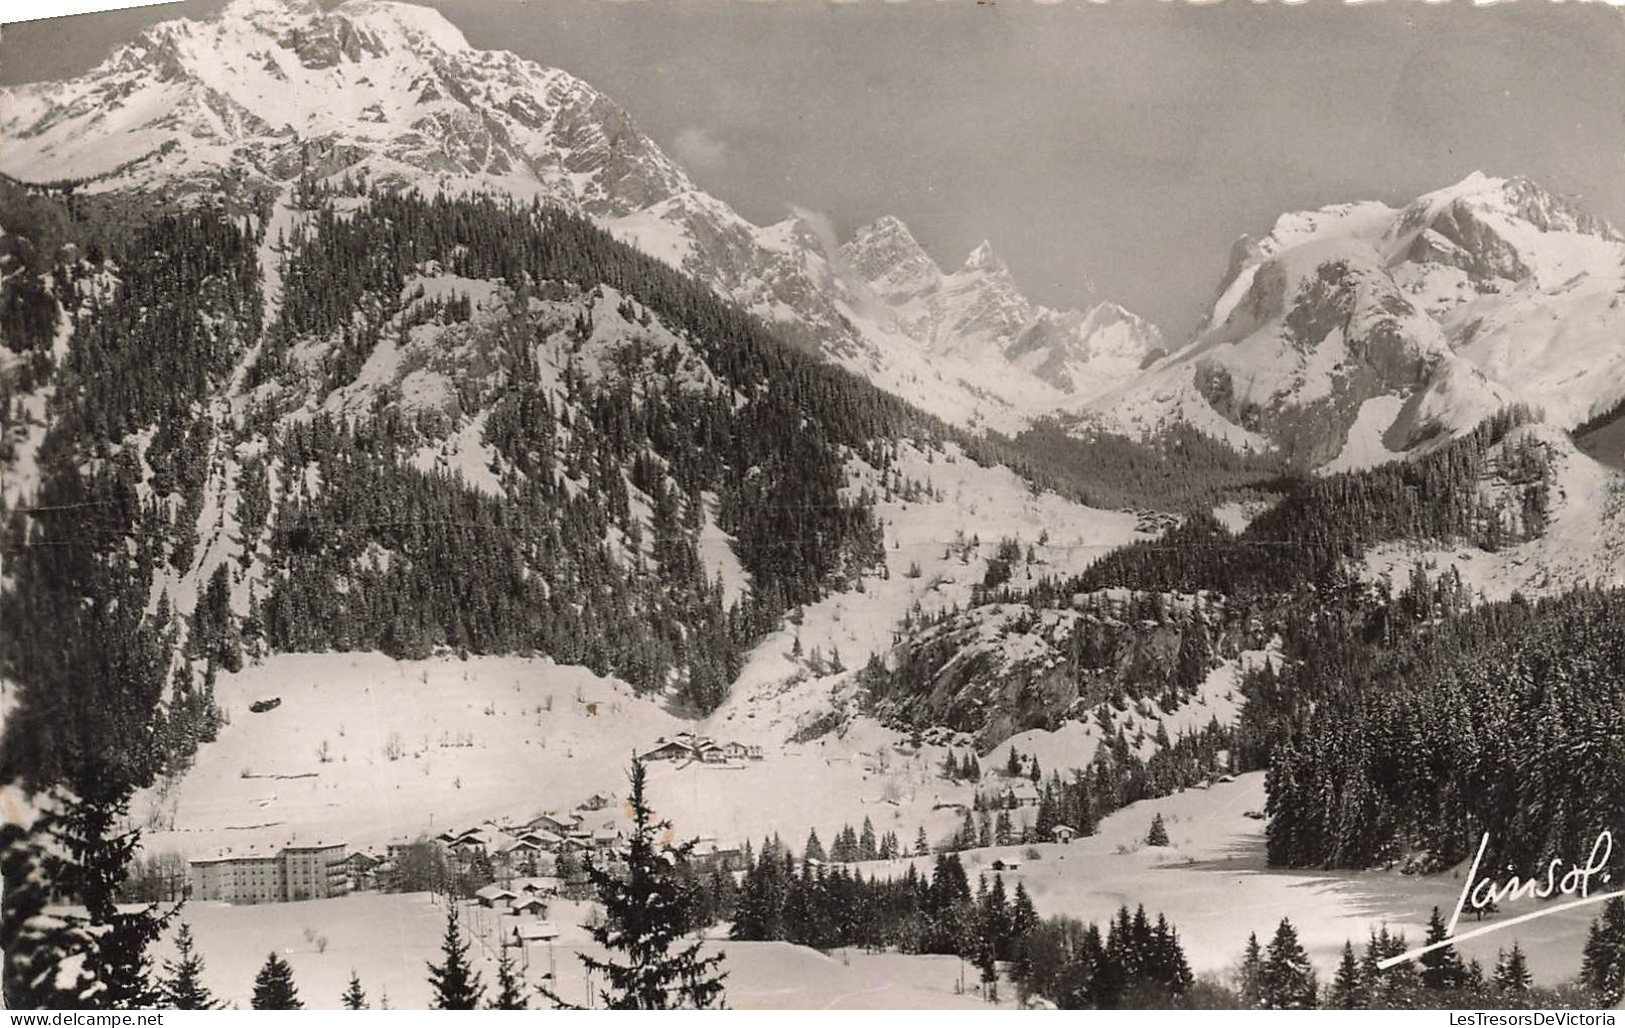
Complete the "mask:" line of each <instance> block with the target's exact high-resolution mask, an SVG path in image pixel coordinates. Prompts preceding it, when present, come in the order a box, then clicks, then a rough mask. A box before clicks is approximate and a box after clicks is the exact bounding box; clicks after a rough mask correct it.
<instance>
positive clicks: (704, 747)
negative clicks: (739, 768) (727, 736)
mask: <svg viewBox="0 0 1625 1028" xmlns="http://www.w3.org/2000/svg"><path fill="white" fill-rule="evenodd" d="M694 758H695V759H696V760H698V761H700V762H701V763H704V764H720V763H722V762H723V761H725V760H727V759H728V753H727V748H726V747H724V746H719V745H718V744H716V743H714V742H712V741H711V740H710V739H700V740H698V741H696V742H695V743H694Z"/></svg>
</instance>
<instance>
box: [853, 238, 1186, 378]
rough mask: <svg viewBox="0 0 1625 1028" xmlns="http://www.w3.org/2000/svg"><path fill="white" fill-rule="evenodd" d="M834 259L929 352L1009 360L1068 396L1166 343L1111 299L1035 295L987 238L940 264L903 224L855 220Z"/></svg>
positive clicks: (1132, 369)
mask: <svg viewBox="0 0 1625 1028" xmlns="http://www.w3.org/2000/svg"><path fill="white" fill-rule="evenodd" d="M840 260H841V262H842V263H843V264H844V265H845V266H846V267H848V268H850V269H851V270H852V271H853V272H855V273H856V275H857V276H858V277H859V278H860V279H861V280H862V281H863V282H864V283H865V284H866V285H867V286H868V288H869V289H870V290H871V291H872V292H873V294H874V295H875V297H876V298H878V299H879V300H880V301H881V302H882V303H883V304H884V305H885V306H886V307H888V308H889V309H890V313H891V316H892V320H893V323H894V324H895V325H896V326H897V327H898V328H899V329H901V330H902V331H903V332H904V333H905V334H907V335H908V336H909V337H911V338H913V339H914V340H916V341H917V342H919V343H920V345H922V346H923V347H925V348H926V349H927V350H928V351H929V352H931V353H933V354H940V355H949V356H953V357H956V358H959V359H961V360H965V361H970V362H992V363H994V364H998V363H1000V362H1003V363H1011V364H1015V365H1016V366H1017V367H1019V368H1021V369H1023V370H1025V371H1027V372H1029V373H1031V374H1032V375H1033V376H1034V377H1036V378H1038V379H1039V380H1040V381H1042V382H1043V383H1045V384H1046V385H1048V386H1050V387H1052V388H1053V389H1055V390H1056V391H1058V392H1059V393H1061V394H1063V395H1064V396H1066V397H1068V398H1069V399H1070V400H1073V401H1082V400H1087V399H1089V398H1092V397H1094V396H1097V395H1099V394H1101V393H1104V392H1106V391H1108V390H1110V389H1111V388H1113V387H1115V386H1118V385H1121V384H1122V383H1123V382H1124V381H1126V380H1127V379H1128V378H1129V377H1131V376H1132V375H1134V374H1135V373H1137V372H1138V371H1139V370H1140V368H1141V367H1143V366H1144V365H1145V364H1146V363H1147V362H1148V361H1149V360H1150V359H1151V358H1152V357H1154V356H1157V355H1160V353H1161V350H1162V348H1163V345H1162V336H1161V333H1159V332H1158V331H1157V329H1156V327H1155V326H1154V325H1151V324H1150V323H1148V322H1146V321H1145V320H1143V319H1141V318H1139V317H1137V316H1135V315H1134V314H1132V313H1130V312H1129V311H1126V310H1124V309H1123V308H1122V307H1119V306H1117V305H1116V304H1112V303H1099V304H1095V305H1093V306H1091V307H1090V308H1089V309H1088V310H1084V311H1078V310H1067V311H1056V310H1051V309H1049V308H1046V307H1042V306H1040V305H1038V304H1036V303H1034V302H1033V301H1032V300H1030V299H1028V298H1027V297H1026V296H1024V295H1023V294H1022V292H1021V290H1020V289H1019V288H1018V287H1017V285H1016V282H1015V279H1014V278H1013V277H1012V276H1011V274H1010V269H1009V268H1008V267H1006V265H1005V263H1004V261H1003V260H1001V259H1000V258H999V256H998V255H997V254H996V253H994V251H993V246H992V244H990V243H987V242H983V243H982V244H981V245H979V246H978V247H976V249H974V250H972V251H971V253H970V255H969V256H968V257H966V259H965V263H964V264H963V266H961V267H960V268H958V269H957V270H955V271H952V272H944V271H943V270H942V269H941V268H940V267H938V265H937V263H936V262H935V261H934V260H932V259H931V257H930V255H929V254H927V253H926V252H925V250H924V249H923V248H921V246H920V244H919V243H918V242H917V241H915V239H914V236H913V235H912V234H911V233H910V232H909V230H908V226H906V225H904V224H903V223H902V222H901V221H899V220H897V219H896V218H892V217H886V218H881V219H880V220H878V221H876V222H874V223H873V224H870V225H866V226H864V227H863V228H860V229H859V230H858V231H857V232H856V233H855V234H854V236H853V238H852V239H851V241H849V242H848V243H846V244H845V245H844V246H842V247H841V251H840ZM1061 405H1063V406H1068V405H1070V404H1067V403H1066V402H1065V401H1063V402H1062V404H1061Z"/></svg>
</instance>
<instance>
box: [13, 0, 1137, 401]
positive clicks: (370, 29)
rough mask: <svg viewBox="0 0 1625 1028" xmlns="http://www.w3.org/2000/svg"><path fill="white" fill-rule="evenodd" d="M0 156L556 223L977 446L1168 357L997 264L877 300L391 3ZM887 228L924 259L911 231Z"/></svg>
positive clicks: (922, 279) (185, 42)
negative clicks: (972, 433) (523, 207)
mask: <svg viewBox="0 0 1625 1028" xmlns="http://www.w3.org/2000/svg"><path fill="white" fill-rule="evenodd" d="M0 138H3V139H5V141H6V145H5V146H4V147H3V148H0V171H3V172H5V173H7V174H11V175H14V176H16V177H18V178H21V179H23V180H25V181H36V182H38V181H59V180H63V179H75V180H81V186H80V188H82V189H84V190H86V191H91V192H97V191H112V190H143V191H147V192H152V193H158V194H163V195H172V196H181V197H186V196H195V195H219V194H221V193H225V194H227V195H237V196H239V197H240V198H242V199H245V200H247V199H252V198H253V197H255V196H262V195H266V194H271V195H275V194H281V193H283V192H284V191H285V190H286V188H287V186H288V184H289V183H291V182H293V181H295V180H297V179H299V178H300V177H301V176H306V175H308V176H312V177H315V178H317V179H327V180H338V179H340V178H343V177H346V176H347V177H349V178H351V179H352V180H365V181H367V182H369V183H371V184H374V185H381V186H415V187H418V188H421V189H423V190H425V191H428V192H434V191H437V190H444V191H448V192H463V191H471V190H493V191H497V192H502V193H507V194H511V195H515V196H518V197H521V198H531V197H534V198H537V199H540V200H542V201H543V202H546V203H549V204H556V205H561V206H564V207H567V208H569V209H571V210H573V211H577V212H579V213H583V214H586V215H588V216H590V217H593V218H595V219H597V220H598V221H599V222H600V223H601V224H603V225H604V226H605V227H606V228H608V229H610V230H611V231H612V232H613V233H614V234H616V235H617V236H618V237H620V238H621V239H623V240H625V241H627V242H630V243H632V244H633V245H635V246H637V247H639V248H640V249H642V250H644V251H645V252H646V253H649V254H650V255H652V256H655V257H657V258H659V259H660V260H662V261H665V262H667V263H669V264H671V265H672V266H674V267H677V268H679V269H681V270H684V271H687V272H689V273H691V274H693V275H695V276H696V277H698V278H700V279H701V280H702V281H705V282H706V283H708V284H709V285H711V286H712V287H713V288H715V289H716V290H717V291H718V292H720V293H721V294H722V295H724V296H727V297H729V298H730V299H733V300H735V301H737V302H738V303H740V304H742V305H743V306H745V307H747V308H748V309H750V310H752V311H754V312H755V313H757V314H759V315H761V316H762V317H764V318H766V319H768V320H770V321H774V322H777V323H779V324H780V325H781V326H782V327H783V328H784V330H785V332H786V334H787V335H788V336H789V337H790V338H791V339H792V340H793V341H795V342H797V343H801V344H805V345H807V346H809V347H811V348H818V349H821V350H822V352H823V353H824V354H825V355H826V356H828V357H829V358H830V359H832V360H834V361H836V362H837V363H840V364H841V365H843V366H845V367H847V368H848V369H850V370H852V371H854V372H856V373H858V374H862V375H867V376H870V377H872V378H874V380H875V381H877V382H878V383H880V384H882V385H883V386H884V387H885V388H887V389H889V390H891V391H893V392H896V393H897V394H899V395H900V396H902V397H903V398H905V399H907V400H909V401H911V402H913V403H916V404H918V405H920V406H922V407H924V408H925V409H927V410H929V411H930V412H931V413H933V414H936V415H938V416H940V417H943V418H944V419H946V420H949V421H951V422H954V423H956V424H960V425H965V426H969V427H973V428H983V427H990V428H996V429H999V430H1001V431H1005V432H1014V431H1018V430H1019V429H1020V428H1022V427H1023V426H1025V425H1026V424H1028V423H1029V422H1030V421H1032V420H1033V419H1034V418H1035V417H1039V416H1042V415H1046V414H1050V413H1054V412H1056V411H1057V410H1060V409H1063V408H1066V407H1068V406H1071V405H1074V403H1075V401H1076V400H1077V399H1079V398H1081V397H1083V396H1085V395H1093V394H1094V393H1095V392H1099V391H1101V389H1102V388H1104V387H1105V386H1107V385H1110V384H1115V383H1116V382H1117V381H1118V380H1120V379H1121V377H1122V376H1123V375H1124V374H1125V372H1126V371H1128V370H1133V368H1137V367H1138V362H1139V361H1140V360H1142V359H1143V357H1144V356H1145V353H1146V352H1149V351H1153V350H1156V349H1158V348H1160V345H1161V343H1160V338H1159V337H1158V336H1157V334H1156V330H1155V329H1154V328H1153V327H1151V326H1150V325H1148V324H1146V323H1144V322H1143V321H1140V320H1139V319H1137V318H1134V317H1133V316H1132V315H1128V314H1127V313H1126V312H1121V311H1120V309H1114V310H1115V311H1116V312H1115V313H1110V312H1106V311H1100V312H1096V311H1088V312H1082V313H1078V312H1061V313H1060V314H1059V315H1056V316H1049V315H1050V312H1043V311H1041V310H1040V309H1038V308H1036V307H1035V306H1034V305H1032V304H1031V303H1030V302H1029V301H1028V300H1026V298H1025V297H1023V296H1022V295H1021V294H1020V293H1019V291H1018V290H1017V289H1016V288H1015V285H1014V283H1013V282H1012V281H1011V280H1010V277H1009V273H1008V271H1007V270H1006V269H1005V268H1004V267H1003V264H1002V262H1000V261H999V260H998V259H997V258H996V257H995V256H994V255H993V254H992V252H991V248H989V247H983V248H979V249H978V251H977V252H976V253H975V254H973V255H972V259H970V260H969V261H967V262H966V265H965V267H964V268H963V269H961V270H960V271H958V272H956V273H954V274H953V275H948V276H944V275H942V274H941V272H940V271H939V270H938V269H937V268H936V265H935V264H934V262H932V261H931V260H930V258H929V257H927V256H925V255H924V253H923V251H919V250H918V247H917V244H915V245H914V251H915V252H913V253H912V254H901V253H900V254H898V255H894V259H892V260H890V261H887V262H886V263H887V264H888V267H889V270H888V271H886V272H885V273H884V274H880V275H879V276H878V277H876V276H875V274H872V273H874V272H875V271H876V267H875V261H872V260H870V261H857V262H855V263H854V261H853V259H852V258H853V255H852V254H851V253H849V252H848V250H849V249H850V248H851V246H852V245H853V244H848V246H847V247H841V246H840V245H839V244H838V242H837V241H835V240H834V239H832V238H829V234H828V232H827V231H821V230H820V229H818V228H816V227H814V226H813V225H811V224H809V223H808V221H807V220H806V219H805V218H803V217H802V216H800V215H797V216H795V217H791V218H788V219H786V220H785V221H782V222H779V223H777V224H774V225H768V226H757V225H754V224H752V223H750V222H749V221H746V220H745V219H744V218H742V217H740V216H739V215H738V214H737V213H736V212H734V211H733V209H732V208H730V207H729V206H728V205H727V204H725V203H723V202H722V201H720V200H718V199H716V198H715V197H712V196H709V195H708V194H706V193H704V192H701V191H700V190H698V189H697V188H696V187H695V186H694V183H693V182H692V181H691V180H690V179H689V178H688V176H687V175H686V174H685V173H684V172H683V170H682V169H681V168H680V167H678V166H677V165H676V164H675V163H674V162H673V161H672V160H671V159H670V158H669V157H668V156H667V155H666V154H665V153H664V152H663V151H662V150H661V149H660V147H659V146H657V145H656V144H655V143H654V142H653V140H651V139H649V137H648V136H646V135H644V134H643V132H642V131H640V130H639V129H638V127H637V126H636V124H635V123H634V122H633V121H632V119H631V117H630V116H629V115H628V114H627V112H626V111H625V110H623V109H622V108H621V107H620V106H618V105H617V104H616V103H615V102H614V101H613V100H611V99H610V98H608V97H606V96H604V95H603V94H602V93H600V92H598V91H597V90H595V89H593V88H592V87H591V86H589V85H587V84H586V83H585V82H582V81H581V80H579V79H577V78H575V77H574V76H571V75H569V74H567V73H565V72H563V71H560V70H558V69H554V68H546V67H542V66H540V65H538V64H535V63H533V62H530V61H527V60H523V59H521V58H519V57H517V56H515V55H514V54H512V53H507V52H493V51H482V50H476V49H473V48H471V47H470V46H469V45H468V43H467V40H466V39H464V37H463V36H462V34H461V32H459V31H458V30H457V29H456V27H455V26H453V25H452V24H451V23H450V22H448V21H446V20H445V19H444V18H443V17H442V16H441V15H439V14H438V13H437V12H435V11H433V10H431V9H429V8H425V7H418V6H414V5H410V4H402V3H394V2H388V0H349V2H347V3H344V4H342V5H340V6H339V7H337V8H334V9H333V10H331V11H327V12H323V11H322V10H321V8H320V7H319V6H318V5H317V4H316V3H315V2H314V0H235V2H233V3H231V4H229V5H228V6H227V7H226V8H225V9H224V10H223V11H221V12H220V14H218V15H217V16H216V17H214V18H212V19H210V20H207V21H189V20H177V21H170V22H164V23H161V24H158V25H155V26H153V27H151V28H149V29H148V30H146V32H145V33H143V35H142V36H141V37H140V38H139V39H138V40H136V41H135V42H133V43H131V44H129V45H127V46H124V47H122V48H120V49H119V50H117V51H116V52H114V53H113V54H112V55H111V56H110V57H109V58H108V59H107V60H106V61H104V62H103V63H102V64H101V65H99V66H98V67H96V68H95V69H93V70H92V71H90V72H89V73H87V74H86V75H84V76H82V77H81V78H78V79H75V80H73V81H71V82H62V83H45V84H34V85H27V86H21V87H17V88H13V89H4V90H0ZM877 226H879V227H880V230H881V231H879V232H878V233H876V234H878V235H883V234H884V230H886V229H890V230H892V231H894V232H895V233H896V234H897V236H898V242H899V245H900V246H902V248H903V249H905V250H906V249H907V247H908V244H912V238H911V237H909V234H908V230H907V229H906V227H904V226H902V224H901V222H898V221H896V219H889V220H886V219H883V221H882V222H878V223H877ZM871 228H874V226H871ZM874 242H875V245H876V246H877V247H879V246H881V245H882V241H881V240H879V239H876V240H875V241H874ZM892 264H895V265H896V266H895V267H890V265H892ZM854 268H855V269H856V270H855V271H854V270H853V269H854ZM888 276H889V277H888ZM1041 315H1043V316H1042V317H1041ZM1108 323H1109V324H1108ZM1097 328H1098V332H1099V333H1101V334H1102V335H1101V338H1099V339H1096V334H1097ZM1023 334H1025V336H1024V341H1023V342H1022V343H1021V344H1020V347H1021V348H1020V349H1019V351H1018V352H1011V351H1012V348H1013V347H1016V346H1017V337H1018V336H1023ZM1097 353H1101V354H1106V355H1108V356H1106V357H1103V358H1102V359H1101V360H1099V361H1098V362H1097V361H1095V360H1094V358H1095V356H1096V354H1097ZM1001 354H1008V355H1009V358H1010V359H1008V360H1007V359H1005V357H1004V356H1001ZM1018 356H1019V357H1020V358H1021V359H1020V360H1016V359H1015V358H1016V357H1018Z"/></svg>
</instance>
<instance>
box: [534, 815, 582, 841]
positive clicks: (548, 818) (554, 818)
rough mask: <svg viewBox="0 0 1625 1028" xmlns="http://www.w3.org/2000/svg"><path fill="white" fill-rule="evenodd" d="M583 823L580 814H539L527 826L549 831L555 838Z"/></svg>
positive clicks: (539, 830) (535, 830)
mask: <svg viewBox="0 0 1625 1028" xmlns="http://www.w3.org/2000/svg"><path fill="white" fill-rule="evenodd" d="M580 823H581V816H580V815H579V814H553V813H547V814H538V815H536V817H535V818H534V819H533V820H532V821H531V822H530V824H528V825H526V826H525V827H526V828H527V829H529V830H530V831H532V832H548V833H550V834H552V835H553V836H554V837H555V838H558V837H562V836H564V835H565V834H567V833H568V832H569V831H570V829H572V828H574V827H575V826H576V825H578V824H580Z"/></svg>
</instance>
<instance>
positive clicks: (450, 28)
mask: <svg viewBox="0 0 1625 1028" xmlns="http://www.w3.org/2000/svg"><path fill="white" fill-rule="evenodd" d="M239 2H247V3H283V2H286V3H292V4H304V3H310V6H315V4H314V3H313V2H312V0H239ZM332 13H333V14H336V15H339V16H341V17H343V18H345V19H346V20H348V21H350V22H352V23H354V24H357V25H361V26H365V27H367V28H371V29H374V30H378V31H383V32H387V33H397V32H398V33H401V34H403V35H405V36H406V37H408V38H409V39H416V40H421V41H424V42H428V43H431V44H433V45H435V46H437V47H439V48H440V49H442V50H447V51H451V52H457V51H461V50H468V49H470V47H469V45H468V40H467V39H466V38H465V37H464V36H463V33H462V30H461V29H459V28H458V27H457V26H455V25H453V24H452V23H451V22H450V21H447V20H446V17H445V15H443V14H441V13H440V12H439V11H437V10H434V9H433V8H430V7H420V6H418V5H417V4H407V3H397V2H395V0H347V2H346V3H343V4H340V5H339V6H338V7H336V8H334V10H333V12H332Z"/></svg>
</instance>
